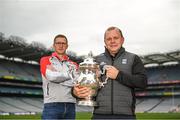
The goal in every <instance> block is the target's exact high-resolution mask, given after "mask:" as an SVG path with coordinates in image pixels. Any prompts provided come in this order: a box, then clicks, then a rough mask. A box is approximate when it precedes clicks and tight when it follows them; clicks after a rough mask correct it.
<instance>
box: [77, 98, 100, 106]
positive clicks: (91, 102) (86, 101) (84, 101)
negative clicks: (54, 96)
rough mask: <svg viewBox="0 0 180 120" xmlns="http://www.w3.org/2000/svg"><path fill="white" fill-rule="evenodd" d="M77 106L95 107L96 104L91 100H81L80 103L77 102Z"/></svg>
mask: <svg viewBox="0 0 180 120" xmlns="http://www.w3.org/2000/svg"><path fill="white" fill-rule="evenodd" d="M77 104H78V105H82V106H91V107H93V106H97V102H95V101H92V100H81V101H78V103H77Z"/></svg>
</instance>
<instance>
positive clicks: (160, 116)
mask: <svg viewBox="0 0 180 120" xmlns="http://www.w3.org/2000/svg"><path fill="white" fill-rule="evenodd" d="M136 115H137V120H180V113H137V114H136ZM91 116H92V114H91V113H88V112H78V113H77V114H76V120H90V118H91ZM0 119H1V120H2V119H36V120H40V119H41V115H40V114H38V115H5V116H3V115H0Z"/></svg>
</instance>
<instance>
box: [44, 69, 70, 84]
mask: <svg viewBox="0 0 180 120" xmlns="http://www.w3.org/2000/svg"><path fill="white" fill-rule="evenodd" d="M46 78H47V80H49V81H53V82H59V83H61V82H64V81H66V80H68V79H70V76H69V75H68V73H67V72H59V71H52V70H49V69H46Z"/></svg>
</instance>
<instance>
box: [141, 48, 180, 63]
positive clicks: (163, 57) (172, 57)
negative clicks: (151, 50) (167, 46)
mask: <svg viewBox="0 0 180 120" xmlns="http://www.w3.org/2000/svg"><path fill="white" fill-rule="evenodd" d="M141 59H142V61H143V63H144V65H147V64H153V63H154V64H159V65H160V64H164V63H167V62H178V63H179V62H180V50H176V51H173V52H168V53H155V54H149V55H145V56H141Z"/></svg>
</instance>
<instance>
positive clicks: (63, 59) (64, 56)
mask: <svg viewBox="0 0 180 120" xmlns="http://www.w3.org/2000/svg"><path fill="white" fill-rule="evenodd" d="M51 56H52V57H56V58H58V59H59V60H60V61H68V60H69V57H68V56H67V55H63V56H62V58H59V57H58V54H57V53H56V52H53V53H52V55H51Z"/></svg>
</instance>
